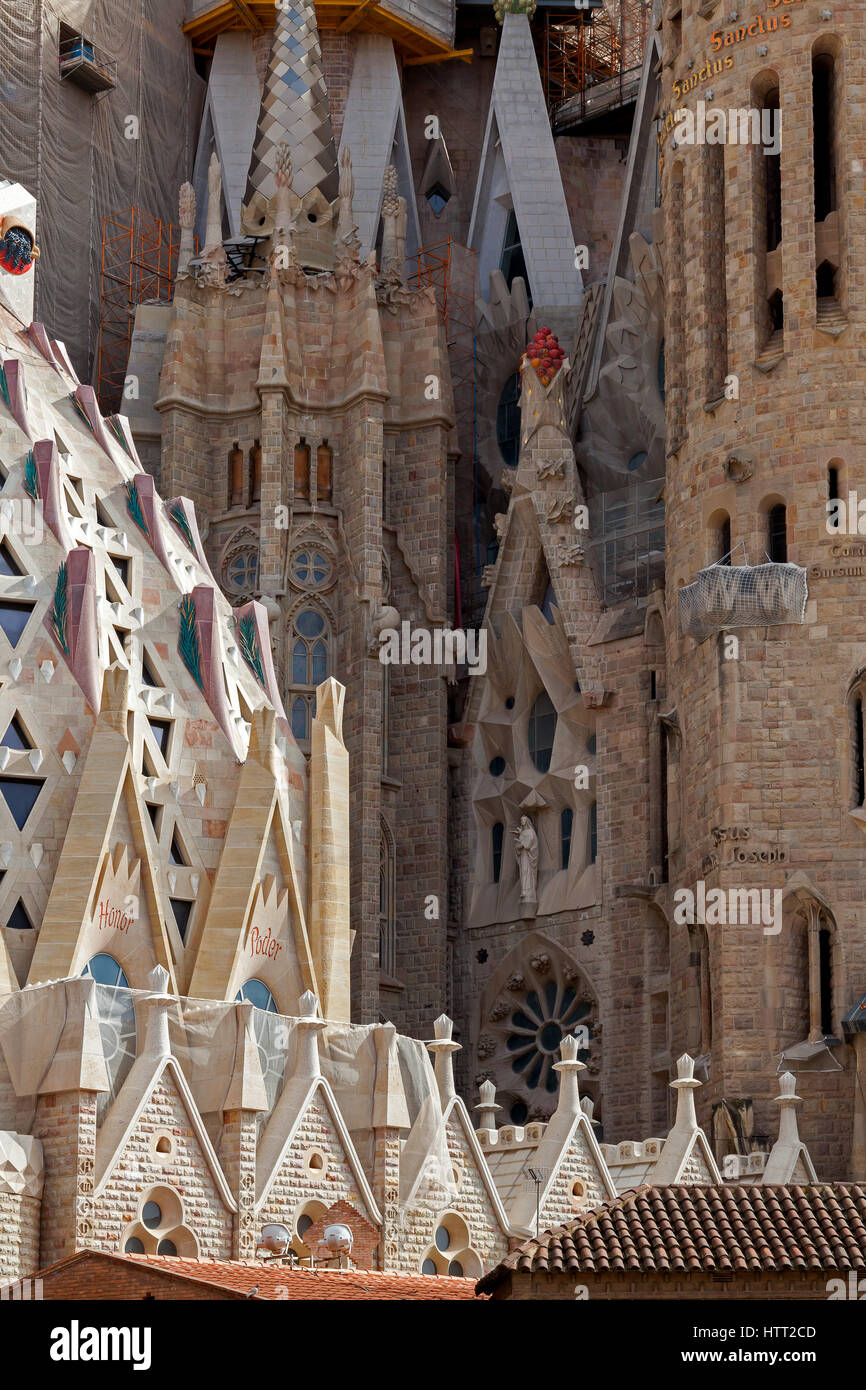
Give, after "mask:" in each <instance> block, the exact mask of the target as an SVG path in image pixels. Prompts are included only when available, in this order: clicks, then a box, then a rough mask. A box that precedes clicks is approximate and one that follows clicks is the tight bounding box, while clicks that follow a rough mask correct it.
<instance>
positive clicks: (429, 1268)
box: [421, 1258, 439, 1274]
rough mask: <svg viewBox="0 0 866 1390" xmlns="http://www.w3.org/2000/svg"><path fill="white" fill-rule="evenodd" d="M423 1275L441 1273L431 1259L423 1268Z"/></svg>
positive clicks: (425, 1262) (426, 1261) (427, 1260)
mask: <svg viewBox="0 0 866 1390" xmlns="http://www.w3.org/2000/svg"><path fill="white" fill-rule="evenodd" d="M421 1273H422V1274H438V1273H439V1271H438V1269H437V1268H436V1266H435V1264H434V1263H433V1261H432V1260H431V1259H429V1258H428V1259H426V1260H425V1261H424V1263H423V1264H422V1266H421Z"/></svg>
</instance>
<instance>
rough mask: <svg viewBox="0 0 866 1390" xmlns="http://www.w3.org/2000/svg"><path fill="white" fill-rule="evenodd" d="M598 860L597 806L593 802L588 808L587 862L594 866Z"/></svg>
mask: <svg viewBox="0 0 866 1390" xmlns="http://www.w3.org/2000/svg"><path fill="white" fill-rule="evenodd" d="M597 858H598V804H597V802H595V801H594V802H593V803H592V805H591V806H590V808H589V862H590V864H594V863H595V861H596V859H597Z"/></svg>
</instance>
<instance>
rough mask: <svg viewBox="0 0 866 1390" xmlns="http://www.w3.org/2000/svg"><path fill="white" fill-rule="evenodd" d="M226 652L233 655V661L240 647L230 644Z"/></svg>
mask: <svg viewBox="0 0 866 1390" xmlns="http://www.w3.org/2000/svg"><path fill="white" fill-rule="evenodd" d="M226 652H227V653H228V655H229V656H230V657H231V659H232V661H234V659H235V657H236V656H237V654H238V649H237V647H235V646H233V645H231V644H230V645H229V646H228V647H226Z"/></svg>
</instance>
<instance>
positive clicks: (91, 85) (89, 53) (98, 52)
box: [59, 34, 117, 92]
mask: <svg viewBox="0 0 866 1390" xmlns="http://www.w3.org/2000/svg"><path fill="white" fill-rule="evenodd" d="M59 52H60V79H61V81H69V82H74V83H75V84H76V86H78V87H83V88H84V90H85V91H86V92H108V91H110V90H111V88H112V87H116V86H117V59H116V58H112V57H111V55H110V54H109V53H106V52H105V49H104V48H100V47H99V45H98V44H95V43H91V41H90V39H86V38H84V36H83V35H82V34H73V35H72V37H71V38H64V39H61V41H60V49H59Z"/></svg>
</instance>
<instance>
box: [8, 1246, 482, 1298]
mask: <svg viewBox="0 0 866 1390" xmlns="http://www.w3.org/2000/svg"><path fill="white" fill-rule="evenodd" d="M88 1259H96V1260H101V1261H119V1262H121V1263H122V1264H126V1265H146V1266H147V1267H148V1268H149V1269H151V1270H153V1271H154V1272H155V1273H157V1274H163V1275H167V1276H169V1277H170V1278H179V1279H183V1280H191V1281H193V1282H194V1283H197V1284H203V1285H210V1286H211V1287H214V1288H219V1289H225V1290H228V1291H230V1292H232V1293H235V1294H237V1295H238V1296H239V1297H249V1298H250V1299H279V1300H280V1301H295V1300H299V1299H300V1300H307V1301H309V1300H313V1299H326V1300H328V1299H344V1300H348V1299H356V1300H360V1301H370V1300H373V1301H377V1300H381V1299H390V1300H402V1301H404V1302H405V1301H407V1300H409V1301H414V1300H418V1301H424V1302H429V1301H436V1302H442V1301H443V1300H444V1301H453V1300H455V1299H474V1298H475V1297H476V1294H475V1281H474V1280H473V1279H455V1278H453V1277H450V1276H445V1277H442V1278H439V1277H436V1276H434V1275H429V1274H391V1273H385V1272H384V1271H382V1270H370V1269H323V1268H318V1269H291V1268H290V1267H289V1266H288V1265H282V1264H263V1263H259V1262H257V1261H252V1260H251V1261H243V1260H209V1259H194V1258H187V1257H185V1256H182V1255H122V1254H119V1253H117V1252H108V1251H104V1250H80V1251H78V1253H77V1254H75V1255H72V1256H70V1257H69V1258H68V1259H66V1260H61V1261H59V1262H58V1263H57V1264H55V1265H51V1266H50V1267H49V1268H48V1269H45V1270H40V1272H39V1274H38V1275H37V1276H36V1277H37V1278H43V1279H44V1277H45V1276H46V1275H48V1274H49V1273H54V1272H55V1271H57V1270H59V1269H61V1268H63V1267H64V1266H65V1265H67V1264H72V1263H75V1262H77V1261H79V1260H88ZM110 1278H111V1276H110V1273H109V1272H106V1283H105V1285H104V1294H103V1295H101V1296H104V1297H110V1296H111V1285H110ZM254 1289H255V1291H256V1292H255V1293H253V1290H254ZM206 1296H207V1295H206V1294H203V1297H206Z"/></svg>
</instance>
